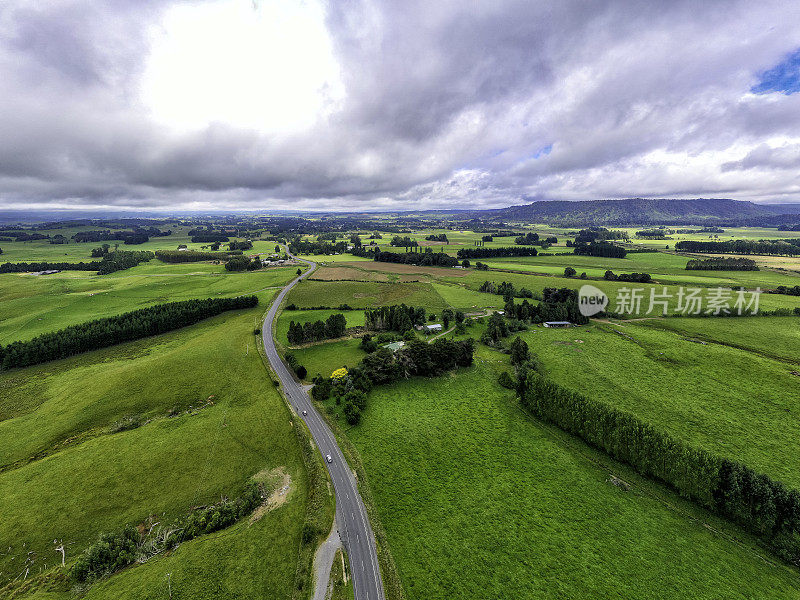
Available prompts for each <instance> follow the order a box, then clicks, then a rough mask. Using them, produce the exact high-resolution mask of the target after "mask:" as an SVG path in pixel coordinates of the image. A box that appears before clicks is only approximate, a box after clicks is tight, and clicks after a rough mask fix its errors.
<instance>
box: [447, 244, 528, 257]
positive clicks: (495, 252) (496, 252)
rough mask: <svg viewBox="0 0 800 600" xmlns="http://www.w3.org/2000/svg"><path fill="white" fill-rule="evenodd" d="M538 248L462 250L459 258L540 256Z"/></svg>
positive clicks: (459, 252)
mask: <svg viewBox="0 0 800 600" xmlns="http://www.w3.org/2000/svg"><path fill="white" fill-rule="evenodd" d="M538 253H539V252H538V250H536V248H529V247H526V246H517V247H508V248H485V247H480V248H461V249H460V250H459V251H458V253H457V256H458V258H501V257H504V256H536V255H537V254H538Z"/></svg>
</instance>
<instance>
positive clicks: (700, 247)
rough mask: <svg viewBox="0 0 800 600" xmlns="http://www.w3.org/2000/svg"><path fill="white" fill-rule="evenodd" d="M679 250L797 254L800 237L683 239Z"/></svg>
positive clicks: (799, 251) (799, 248)
mask: <svg viewBox="0 0 800 600" xmlns="http://www.w3.org/2000/svg"><path fill="white" fill-rule="evenodd" d="M675 250H678V251H679V252H713V253H719V254H773V255H778V256H797V255H798V254H800V238H789V239H783V240H758V241H756V240H729V241H725V242H695V241H691V240H682V241H680V242H678V243H676V244H675Z"/></svg>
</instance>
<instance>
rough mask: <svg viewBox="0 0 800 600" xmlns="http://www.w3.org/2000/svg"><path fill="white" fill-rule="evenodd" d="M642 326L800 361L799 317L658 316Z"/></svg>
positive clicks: (793, 361)
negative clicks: (703, 317) (713, 317)
mask: <svg viewBox="0 0 800 600" xmlns="http://www.w3.org/2000/svg"><path fill="white" fill-rule="evenodd" d="M640 325H642V326H646V327H652V328H653V329H665V330H668V331H675V332H676V333H680V334H683V335H684V336H685V337H693V338H697V339H699V340H704V341H709V342H718V343H721V344H726V345H730V346H733V347H737V348H743V349H745V350H751V351H753V352H757V353H760V354H764V355H765V356H768V357H772V358H776V359H779V360H783V361H786V362H789V363H800V355H798V352H797V350H798V348H800V320H798V319H797V318H796V317H770V318H768V319H759V318H755V317H754V318H744V319H702V320H701V319H656V320H649V321H642V322H641V323H640ZM798 384H800V381H798Z"/></svg>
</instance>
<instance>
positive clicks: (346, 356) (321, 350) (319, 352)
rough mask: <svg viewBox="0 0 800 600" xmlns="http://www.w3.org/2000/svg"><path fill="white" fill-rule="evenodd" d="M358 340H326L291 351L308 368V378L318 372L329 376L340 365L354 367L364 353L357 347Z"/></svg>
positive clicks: (311, 377)
mask: <svg viewBox="0 0 800 600" xmlns="http://www.w3.org/2000/svg"><path fill="white" fill-rule="evenodd" d="M359 343H360V340H358V339H352V340H342V341H339V342H327V343H322V344H313V345H311V346H307V347H305V348H300V349H298V350H292V353H293V354H294V355H295V356H296V357H297V360H299V361H300V364H301V365H303V366H304V367H305V368H306V369H307V370H308V377H307V379H308V380H311V379H313V378H314V376H315V375H316V374H317V373H319V374H321V375H322V376H324V377H330V374H331V373H333V371H335V370H336V369H339V368H341V367H345V366H346V367H355V366H356V365H357V364H358V363H359V362H361V359H362V358H364V357H365V356H366V353H365V352H364V351H363V350H361V349H360V348H359V347H358V344H359Z"/></svg>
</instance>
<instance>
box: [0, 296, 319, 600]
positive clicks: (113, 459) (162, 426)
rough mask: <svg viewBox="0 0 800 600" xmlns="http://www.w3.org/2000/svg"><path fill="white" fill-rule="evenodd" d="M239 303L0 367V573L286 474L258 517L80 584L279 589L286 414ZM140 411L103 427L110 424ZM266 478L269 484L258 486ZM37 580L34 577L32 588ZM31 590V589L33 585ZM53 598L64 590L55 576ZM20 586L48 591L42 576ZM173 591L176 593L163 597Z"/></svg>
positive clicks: (200, 593) (292, 540)
mask: <svg viewBox="0 0 800 600" xmlns="http://www.w3.org/2000/svg"><path fill="white" fill-rule="evenodd" d="M271 297H272V294H261V299H262V304H261V306H260V307H257V308H255V309H252V310H246V311H236V312H233V313H227V314H225V315H220V316H218V317H214V318H211V319H208V320H207V321H204V322H202V323H200V324H198V325H194V326H191V327H188V328H185V329H181V330H179V331H176V332H172V333H169V334H165V335H161V336H157V337H154V338H149V339H145V340H140V341H137V342H132V343H127V344H121V345H119V346H115V347H112V348H108V349H104V350H100V351H96V352H90V353H87V354H84V355H81V356H78V357H74V358H70V359H66V360H62V361H55V362H51V363H47V364H44V365H40V366H36V367H31V368H28V369H23V370H14V371H10V372H7V373H3V374H2V375H0V388H2V389H3V394H2V397H1V398H2V399H1V400H0V419H2V420H0V439H1V440H2V442H0V447H2V449H3V450H2V454H0V461H1V462H2V469H3V470H2V472H0V512H1V513H2V514H3V515H4V518H3V519H2V521H0V545H2V546H3V547H4V548H8V549H10V550H9V551H7V552H4V553H3V555H2V557H0V571H1V572H2V573H3V575H2V583H3V584H5V583H7V582H9V581H11V580H13V579H14V578H15V577H17V576H18V575H19V574H20V572H23V571H24V569H25V568H26V565H25V563H24V561H25V557H26V555H27V554H26V553H27V552H30V551H33V552H35V554H34V557H35V558H34V562H33V563H32V564H31V565H29V566H28V568H29V570H30V576H34V575H36V574H38V573H39V572H45V571H47V569H51V570H52V568H53V566H54V565H55V561H56V559H55V556H56V555H55V553H54V550H53V548H54V545H53V540H54V539H63V540H64V542H65V543H66V544H67V547H68V549H69V550H68V555H67V563H68V565H69V564H70V563H71V562H72V560H74V559H75V558H76V557H77V556H78V554H79V553H80V552H81V551H82V550H83V549H84V548H85V547H86V546H87V545H88V544H89V543H91V542H92V541H94V540H95V539H96V537H97V535H98V534H100V533H102V532H106V531H113V530H116V529H119V528H120V527H122V526H123V525H135V524H138V523H141V522H143V521H145V520H146V519H147V518H148V516H150V515H153V516H155V518H156V519H158V520H162V521H164V522H169V521H170V520H172V519H174V518H175V517H177V516H180V515H184V514H186V513H187V512H188V511H189V510H190V509H191V508H192V507H193V506H198V505H203V504H206V503H208V502H213V501H214V500H215V499H218V498H220V496H223V495H224V496H229V497H236V495H237V494H238V493H239V492H240V490H241V489H242V487H243V486H244V484H245V483H246V482H247V481H248V479H249V478H250V477H252V476H254V475H255V474H257V473H259V472H264V471H271V470H272V469H277V468H279V469H282V470H283V472H285V473H287V474H288V475H289V476H290V478H291V488H290V492H289V495H288V501H287V502H286V504H284V505H283V506H281V507H279V508H277V509H275V510H274V511H272V512H269V513H267V514H266V515H265V516H264V517H263V518H262V519H261V520H260V521H259V522H258V523H256V524H254V525H252V526H250V525H249V524H248V523H246V522H242V523H239V524H237V525H235V526H234V527H232V528H229V529H225V530H222V531H220V532H217V533H216V534H211V535H208V536H204V537H200V538H197V539H196V540H194V541H192V542H190V543H187V544H184V545H182V546H180V547H179V548H178V550H177V551H175V552H173V553H170V554H168V555H166V556H161V557H158V558H156V559H154V560H153V561H151V562H148V563H147V564H145V565H142V566H136V567H133V568H129V569H126V570H125V571H124V572H123V573H121V574H120V575H115V576H113V577H111V578H110V579H108V580H106V581H104V582H102V583H100V584H97V585H96V586H94V587H93V588H91V590H90V596H89V597H97V598H118V597H126V598H162V597H165V593H166V579H165V577H166V576H165V573H167V572H170V573H172V589H173V592H177V591H180V594H181V596H180V597H191V598H195V597H198V598H200V597H208V598H212V597H214V598H217V597H225V598H241V597H252V598H262V597H272V598H290V597H291V594H292V588H293V584H294V579H295V564H296V560H297V553H298V547H299V539H300V529H301V526H302V524H303V515H304V514H305V508H306V507H305V503H306V494H307V485H308V484H307V477H306V472H305V467H304V465H303V461H302V457H301V452H300V447H299V443H298V440H297V437H296V435H295V433H294V432H293V428H292V426H291V424H290V418H289V413H288V411H287V409H286V408H285V405H284V403H283V400H282V399H281V398H280V396H279V394H278V392H277V391H276V389H275V387H274V386H273V385H272V382H271V381H270V379H269V377H268V376H267V374H266V372H265V370H264V366H263V364H262V359H261V357H260V355H259V354H258V352H257V351H256V347H255V343H257V338H255V337H254V336H253V333H252V332H253V325H252V324H253V319H254V317H260V315H261V313H262V312H263V310H264V303H265V302H267V301H268V300H269V299H270V298H271ZM136 415H138V416H140V417H141V418H142V422H143V424H142V425H141V426H140V427H138V428H135V429H130V430H126V431H119V432H115V431H116V429H115V423H117V422H119V421H120V420H121V419H123V418H125V417H130V416H136ZM268 492H269V490H268ZM45 587H46V586H45ZM42 594H44V595H42ZM52 594H53V596H52V597H61V596H62V595H63V596H64V597H71V593H69V592H68V591H67V590H66V589H64V588H59V586H55V589H54V590H53V591H52ZM32 597H51V596H50V595H49V593H48V594H45V592H44V588H43V589H41V590H39V593H38V594H37V595H35V596H32ZM176 597H177V596H176Z"/></svg>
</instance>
